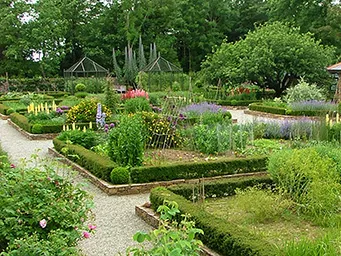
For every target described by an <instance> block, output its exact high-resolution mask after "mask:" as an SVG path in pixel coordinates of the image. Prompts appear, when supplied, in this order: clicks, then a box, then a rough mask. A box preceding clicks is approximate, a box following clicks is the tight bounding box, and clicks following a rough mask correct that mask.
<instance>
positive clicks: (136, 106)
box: [124, 97, 152, 114]
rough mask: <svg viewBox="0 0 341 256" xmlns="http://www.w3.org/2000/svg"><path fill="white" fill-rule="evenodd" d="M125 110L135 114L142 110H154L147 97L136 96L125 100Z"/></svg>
mask: <svg viewBox="0 0 341 256" xmlns="http://www.w3.org/2000/svg"><path fill="white" fill-rule="evenodd" d="M124 110H125V112H126V113H127V114H133V113H137V112H142V111H147V112H148V111H152V108H151V106H150V105H149V102H148V100H147V99H146V98H143V97H136V98H131V99H128V100H126V101H125V102H124Z"/></svg>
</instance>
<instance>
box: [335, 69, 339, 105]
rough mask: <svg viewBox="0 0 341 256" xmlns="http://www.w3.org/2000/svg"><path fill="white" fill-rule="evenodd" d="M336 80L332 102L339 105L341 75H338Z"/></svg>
mask: <svg viewBox="0 0 341 256" xmlns="http://www.w3.org/2000/svg"><path fill="white" fill-rule="evenodd" d="M338 77H339V78H338V80H337V85H336V89H335V94H334V101H335V102H336V103H339V102H340V101H341V73H338Z"/></svg>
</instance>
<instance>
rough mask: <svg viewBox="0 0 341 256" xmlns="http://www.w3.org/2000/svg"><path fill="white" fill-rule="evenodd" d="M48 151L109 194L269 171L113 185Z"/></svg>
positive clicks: (135, 191) (49, 150) (53, 150)
mask: <svg viewBox="0 0 341 256" xmlns="http://www.w3.org/2000/svg"><path fill="white" fill-rule="evenodd" d="M48 153H49V154H50V155H52V156H54V157H56V158H57V159H58V160H59V161H60V162H62V163H64V164H67V165H70V166H71V168H72V169H73V170H76V171H78V172H79V173H80V174H81V175H82V176H84V177H86V178H88V179H89V180H90V181H91V183H93V184H94V185H95V186H97V187H98V188H100V189H101V190H102V191H103V192H105V193H106V194H107V195H130V194H139V193H145V192H149V191H150V190H151V189H152V188H155V187H160V186H163V187H168V186H172V185H177V184H186V183H187V184H191V183H198V182H199V180H205V181H210V180H218V179H223V178H236V177H246V176H261V175H265V174H267V172H251V173H240V174H229V175H222V176H215V177H207V178H201V179H187V180H186V179H178V180H171V181H157V182H149V183H138V184H123V185H112V184H110V183H108V182H106V181H104V180H102V179H99V178H97V177H96V176H95V175H93V174H92V173H91V172H89V171H88V170H86V169H84V168H83V167H81V166H80V165H78V164H76V163H74V162H73V161H71V160H70V159H68V158H66V157H65V156H63V155H62V154H60V153H58V152H57V151H56V150H55V149H54V148H48Z"/></svg>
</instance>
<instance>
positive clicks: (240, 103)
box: [215, 100, 261, 106]
mask: <svg viewBox="0 0 341 256" xmlns="http://www.w3.org/2000/svg"><path fill="white" fill-rule="evenodd" d="M255 102H261V100H217V101H215V103H217V104H219V105H222V106H249V105H250V104H251V103H255Z"/></svg>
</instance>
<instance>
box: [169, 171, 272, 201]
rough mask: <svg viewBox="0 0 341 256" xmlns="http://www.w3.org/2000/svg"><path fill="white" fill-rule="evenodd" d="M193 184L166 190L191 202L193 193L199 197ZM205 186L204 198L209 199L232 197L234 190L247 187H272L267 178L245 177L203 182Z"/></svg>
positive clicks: (197, 189) (270, 181) (270, 180)
mask: <svg viewBox="0 0 341 256" xmlns="http://www.w3.org/2000/svg"><path fill="white" fill-rule="evenodd" d="M200 185H201V184H198V186H197V187H195V186H194V184H181V185H176V186H171V187H168V189H169V190H170V191H172V192H174V193H175V194H178V195H181V196H183V197H185V198H186V199H187V200H190V201H192V200H193V199H195V198H193V193H194V196H195V197H196V198H199V197H200V194H199V186H200ZM204 185H205V198H210V197H217V198H220V197H226V196H233V195H235V194H236V189H246V188H247V187H253V186H256V185H257V186H262V187H267V186H273V181H272V179H271V178H270V177H268V176H246V177H238V178H226V179H219V180H214V181H204Z"/></svg>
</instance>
